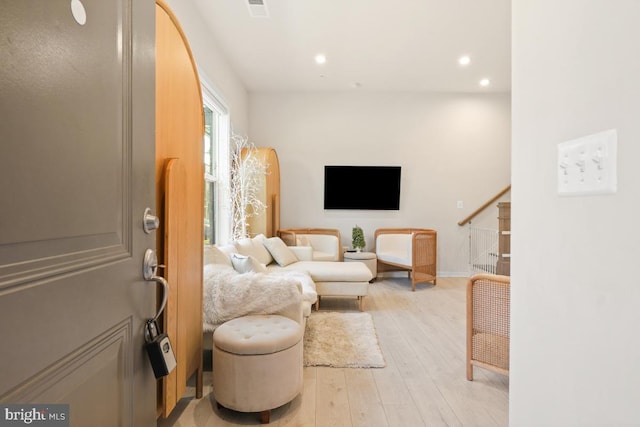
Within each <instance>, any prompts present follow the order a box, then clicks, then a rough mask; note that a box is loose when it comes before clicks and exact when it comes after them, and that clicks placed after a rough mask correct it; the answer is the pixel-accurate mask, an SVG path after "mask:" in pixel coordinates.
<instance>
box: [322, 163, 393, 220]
mask: <svg viewBox="0 0 640 427" xmlns="http://www.w3.org/2000/svg"><path fill="white" fill-rule="evenodd" d="M324 208H325V209H360V210H399V209H400V166H325V167H324Z"/></svg>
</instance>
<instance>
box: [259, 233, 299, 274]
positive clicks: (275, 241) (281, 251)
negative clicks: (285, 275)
mask: <svg viewBox="0 0 640 427" xmlns="http://www.w3.org/2000/svg"><path fill="white" fill-rule="evenodd" d="M262 243H263V244H264V246H265V248H267V250H268V251H269V253H270V254H271V256H272V257H273V259H274V260H275V261H276V262H277V263H278V265H279V266H281V267H286V266H287V265H289V264H293V263H294V262H297V261H298V257H296V254H294V253H293V252H292V251H291V249H289V247H288V246H287V245H286V244H285V243H284V242H283V241H282V239H280V238H279V237H270V238H268V239H264V241H263V242H262Z"/></svg>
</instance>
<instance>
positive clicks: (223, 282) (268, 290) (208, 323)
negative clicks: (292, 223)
mask: <svg viewBox="0 0 640 427" xmlns="http://www.w3.org/2000/svg"><path fill="white" fill-rule="evenodd" d="M371 279H372V274H371V271H369V269H368V268H367V267H366V266H365V265H364V264H362V263H344V262H340V261H314V260H313V248H311V247H310V246H291V247H289V246H286V245H285V244H284V242H283V241H282V240H281V239H280V238H278V237H272V238H269V239H267V238H265V237H264V236H262V235H260V236H256V237H254V238H246V239H241V240H238V241H235V242H233V243H232V244H229V245H224V246H219V247H210V248H207V249H205V271H204V319H205V331H211V330H213V329H214V328H215V326H216V325H217V324H219V323H222V322H224V321H226V320H229V318H233V317H239V316H243V315H247V314H271V313H275V312H279V311H280V310H285V311H286V310H293V311H294V312H296V310H297V309H296V305H298V306H301V307H302V310H301V311H300V312H301V313H302V316H308V315H309V314H310V312H311V306H312V305H313V304H315V308H316V310H317V309H318V308H319V304H320V298H321V297H322V296H341V297H356V298H358V300H359V302H360V309H361V310H364V297H365V296H366V295H367V293H368V286H369V281H370V280H371ZM293 287H296V288H297V289H298V292H297V293H298V296H297V297H296V295H295V294H296V292H294V291H292V289H293ZM276 292H277V293H278V294H275V293H276ZM265 294H273V295H271V296H265ZM225 301H229V303H228V304H225ZM290 301H293V304H292V305H293V307H289V308H287V305H289V303H290ZM230 305H231V307H230ZM270 305H272V307H270ZM222 312H224V313H222ZM294 315H295V314H294ZM287 317H291V315H289V316H287Z"/></svg>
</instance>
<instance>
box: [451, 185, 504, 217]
mask: <svg viewBox="0 0 640 427" xmlns="http://www.w3.org/2000/svg"><path fill="white" fill-rule="evenodd" d="M509 190H511V184H509V185H507V186H506V187H505V188H503V189H502V190H500V192H499V193H498V194H496V195H495V196H493V197H492V198H490V199H489V200H487V202H486V203H484V204H483V205H482V206H480V207H479V208H478V209H476V210H475V211H473V213H472V214H471V215H469V216H468V217H466V218H465V219H463V220H462V221H458V225H459V226H461V227H462V226H463V225H465V224H467V223H469V222H471V220H472V219H473V218H475V217H476V216H477V215H478V214H479V213H481V212H482V211H483V210H485V209H486V208H488V207H489V206H491V204H492V203H493V202H495V201H496V200H498V199H499V198H500V197H502V196H503V195H505V194H506V193H507V192H508V191H509Z"/></svg>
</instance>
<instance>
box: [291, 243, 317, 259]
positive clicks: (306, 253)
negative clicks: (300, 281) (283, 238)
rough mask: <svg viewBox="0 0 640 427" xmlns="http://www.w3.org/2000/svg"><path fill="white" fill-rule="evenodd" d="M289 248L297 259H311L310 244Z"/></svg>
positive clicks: (311, 250)
mask: <svg viewBox="0 0 640 427" xmlns="http://www.w3.org/2000/svg"><path fill="white" fill-rule="evenodd" d="M289 249H291V251H292V252H293V253H294V254H295V256H296V258H298V261H312V260H313V248H312V247H311V246H289Z"/></svg>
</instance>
